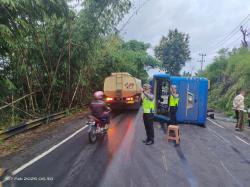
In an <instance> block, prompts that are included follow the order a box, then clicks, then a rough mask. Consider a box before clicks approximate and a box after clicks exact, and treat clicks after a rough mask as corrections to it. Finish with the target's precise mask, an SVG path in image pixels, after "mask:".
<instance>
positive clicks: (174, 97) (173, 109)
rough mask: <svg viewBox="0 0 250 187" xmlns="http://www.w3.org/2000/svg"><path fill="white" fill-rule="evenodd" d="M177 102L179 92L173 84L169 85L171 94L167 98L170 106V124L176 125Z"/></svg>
mask: <svg viewBox="0 0 250 187" xmlns="http://www.w3.org/2000/svg"><path fill="white" fill-rule="evenodd" d="M178 104H179V94H178V93H177V89H176V86H175V85H172V86H171V95H170V99H169V106H170V124H171V125H178V124H177V120H176V113H177V109H178Z"/></svg>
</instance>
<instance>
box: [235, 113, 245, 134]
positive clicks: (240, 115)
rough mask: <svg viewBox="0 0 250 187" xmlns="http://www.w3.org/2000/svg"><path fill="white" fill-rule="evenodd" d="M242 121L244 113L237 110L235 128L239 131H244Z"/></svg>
mask: <svg viewBox="0 0 250 187" xmlns="http://www.w3.org/2000/svg"><path fill="white" fill-rule="evenodd" d="M235 113H236V112H235ZM236 117H237V116H236ZM243 119H244V112H243V111H242V110H238V119H237V124H236V128H240V130H243V129H244V124H243V123H244V120H243Z"/></svg>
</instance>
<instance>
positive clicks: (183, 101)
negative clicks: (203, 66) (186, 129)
mask: <svg viewBox="0 0 250 187" xmlns="http://www.w3.org/2000/svg"><path fill="white" fill-rule="evenodd" d="M152 84H153V89H154V90H153V92H154V95H155V98H156V99H155V105H156V113H155V119H156V120H158V121H161V122H168V121H169V116H168V112H167V111H168V107H169V106H168V103H169V100H168V96H167V95H169V93H170V88H169V87H170V86H171V85H176V86H177V91H178V93H179V95H180V100H179V106H178V111H177V121H178V122H179V123H189V124H197V125H205V122H206V116H207V101H208V80H207V79H206V78H200V77H177V76H170V75H169V74H156V75H154V78H153V82H152ZM164 95H166V96H164ZM164 97H165V98H166V99H167V101H166V102H163V100H164V99H163V98H164ZM161 101H162V103H163V104H162V103H161ZM164 109H165V112H164Z"/></svg>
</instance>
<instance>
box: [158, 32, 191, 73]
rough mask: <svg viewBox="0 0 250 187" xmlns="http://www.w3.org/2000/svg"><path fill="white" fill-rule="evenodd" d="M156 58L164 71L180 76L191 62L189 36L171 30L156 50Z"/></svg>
mask: <svg viewBox="0 0 250 187" xmlns="http://www.w3.org/2000/svg"><path fill="white" fill-rule="evenodd" d="M154 52H155V56H156V57H157V58H158V59H159V60H160V61H161V62H162V69H163V70H165V71H166V72H167V73H170V74H171V75H179V73H180V70H181V68H182V67H183V66H185V63H186V61H188V60H190V50H189V36H188V35H187V34H184V33H181V32H178V30H177V29H175V30H170V31H169V33H168V36H167V37H165V36H163V37H162V38H161V41H160V43H159V45H158V46H156V47H155V49H154Z"/></svg>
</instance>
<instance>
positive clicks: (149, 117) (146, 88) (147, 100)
mask: <svg viewBox="0 0 250 187" xmlns="http://www.w3.org/2000/svg"><path fill="white" fill-rule="evenodd" d="M150 91H151V86H150V85H149V84H144V85H143V95H142V107H143V121H144V126H145V130H146V135H147V139H146V140H143V143H145V144H146V145H152V144H154V126H153V119H154V95H152V94H151V93H150Z"/></svg>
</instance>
